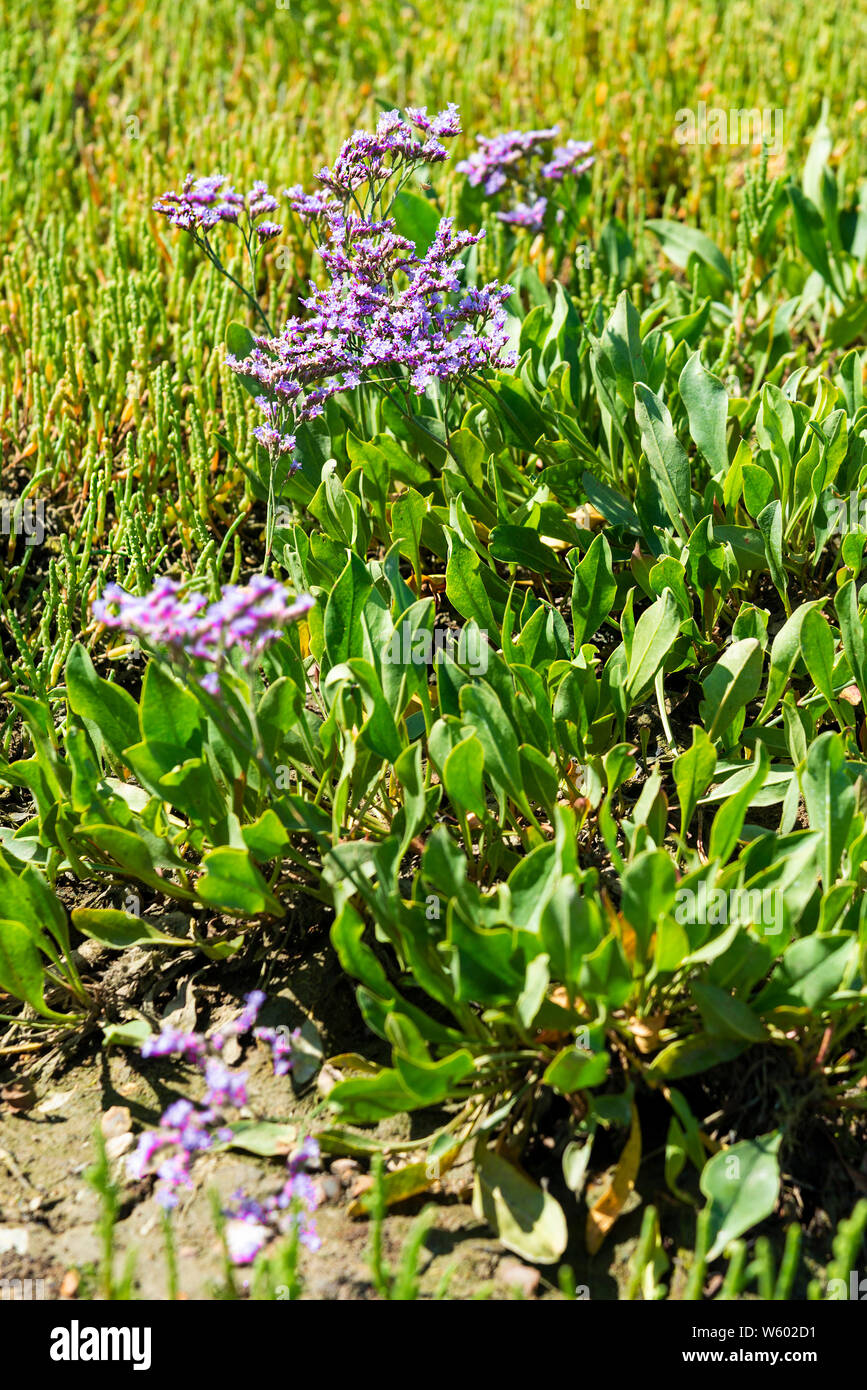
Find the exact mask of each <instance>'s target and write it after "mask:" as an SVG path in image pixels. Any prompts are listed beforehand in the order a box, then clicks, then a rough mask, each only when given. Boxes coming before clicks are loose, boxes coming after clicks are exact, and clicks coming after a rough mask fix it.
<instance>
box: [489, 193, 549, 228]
mask: <svg viewBox="0 0 867 1390" xmlns="http://www.w3.org/2000/svg"><path fill="white" fill-rule="evenodd" d="M547 210H548V199H547V198H537V199H536V201H535V203H532V204H531V203H516V204H515V206H514V207H513V208H512V210H511V212H498V213H497V216H498V217H499V219H500V221H501V222H507V223H508V224H509V225H510V226H512V227H524V228H526V230H527V231H529V232H541V230H542V227H543V226H544V223H545V213H546V212H547Z"/></svg>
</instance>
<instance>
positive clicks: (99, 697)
mask: <svg viewBox="0 0 867 1390" xmlns="http://www.w3.org/2000/svg"><path fill="white" fill-rule="evenodd" d="M66 692H67V698H68V700H69V707H70V709H71V710H73V712H74V713H75V714H79V715H81V717H82V719H85V720H87V721H88V723H89V724H90V725H91V726H93V725H95V726H96V728H97V729H98V730H99V732H100V734H101V735H102V737H103V739H104V740H105V742H106V744H107V746H108V748H109V749H110V750H111V752H112V753H113V754H114V755H115V757H120V756H121V754H122V753H123V750H124V749H125V748H129V746H130V744H132V743H138V741H139V720H138V706H137V705H136V702H135V700H134V699H133V698H132V696H131V695H129V694H128V693H127V691H125V690H123V689H122V688H121V687H120V686H119V685H113V684H112V683H111V682H110V681H106V680H103V679H102V677H101V676H98V675H97V674H96V671H95V670H94V668H93V662H92V661H91V659H90V657H89V656H88V654H87V652H86V651H85V649H84V647H83V646H82V645H81V643H80V642H76V643H74V645H73V646H72V648H71V649H70V652H69V656H68V657H67V658H66Z"/></svg>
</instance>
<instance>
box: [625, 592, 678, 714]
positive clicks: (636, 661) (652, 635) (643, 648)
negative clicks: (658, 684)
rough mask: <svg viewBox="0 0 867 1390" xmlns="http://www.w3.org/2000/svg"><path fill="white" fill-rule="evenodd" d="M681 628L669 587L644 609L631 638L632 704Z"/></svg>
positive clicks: (628, 674) (629, 676)
mask: <svg viewBox="0 0 867 1390" xmlns="http://www.w3.org/2000/svg"><path fill="white" fill-rule="evenodd" d="M679 631H680V612H679V609H678V606H677V600H676V599H675V597H674V594H673V593H672V592H671V590H670V589H666V590H665V591H664V592H663V595H662V597H661V598H658V599H657V600H656V602H655V603H652V604H651V605H650V607H649V608H647V609H645V611H644V612H643V613H642V615H641V617H640V618H639V619H638V622H637V623H636V624H635V632H634V634H633V637H632V651H631V653H630V657H629V665H628V668H627V672H626V693H627V695H628V697H629V699H630V701H632V702H633V703H634V702H635V700H636V699H637V698H638V697H639V696H640V695H641V694H642V692H643V691H645V690H647V689H648V687H649V686H650V685H652V683H653V681H654V679H655V677H656V673H657V671H658V670H660V669H661V667H662V664H663V662H664V661H665V658H666V656H667V654H668V652H669V651H670V650H671V648H672V647H673V646H674V643H675V642H676V640H677V636H678V633H679Z"/></svg>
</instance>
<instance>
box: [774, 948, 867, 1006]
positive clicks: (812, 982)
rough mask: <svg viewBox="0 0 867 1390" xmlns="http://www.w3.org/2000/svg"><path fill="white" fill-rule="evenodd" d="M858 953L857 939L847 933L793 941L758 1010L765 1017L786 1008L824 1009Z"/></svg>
mask: <svg viewBox="0 0 867 1390" xmlns="http://www.w3.org/2000/svg"><path fill="white" fill-rule="evenodd" d="M856 950H857V941H856V938H855V937H854V936H851V935H848V934H844V933H833V932H832V933H829V934H827V935H820V934H819V933H815V934H814V935H813V936H805V937H803V938H802V939H801V940H800V941H794V942H793V943H792V945H791V946H789V947H788V949H787V951H786V952H785V955H784V956H783V959H782V961H781V962H780V964H779V965H778V966H777V969H776V970H775V971H774V974H773V976H772V978H771V979H770V981H769V982H768V984H766V985H765V988H764V989H763V990H762V992H761V994H760V995H759V997H758V999H757V1000H756V1004H755V1007H756V1008H757V1009H758V1010H759V1011H760V1012H761V1013H763V1014H764V1013H767V1012H768V1010H769V1009H778V1008H780V1007H782V1006H785V1005H794V1006H802V1007H803V1008H806V1009H819V1008H821V1007H822V1005H823V1004H825V1003H826V1002H827V1000H828V999H829V998H830V996H831V995H832V994H833V993H834V992H835V990H837V989H839V988H840V985H841V983H842V981H843V979H844V977H845V974H846V970H847V968H848V966H849V965H850V963H851V961H852V959H853V957H854V955H855V952H856Z"/></svg>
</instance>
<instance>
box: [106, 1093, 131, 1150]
mask: <svg viewBox="0 0 867 1390" xmlns="http://www.w3.org/2000/svg"><path fill="white" fill-rule="evenodd" d="M101 1128H102V1133H103V1138H105V1139H115V1138H118V1137H119V1136H120V1135H122V1134H129V1132H130V1130H131V1129H132V1116H131V1115H130V1113H129V1111H128V1110H127V1108H126V1106H125V1105H113V1106H112V1107H111V1109H110V1110H106V1112H105V1114H104V1115H103V1117H102V1122H101ZM123 1152H124V1150H121V1153H123Z"/></svg>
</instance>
